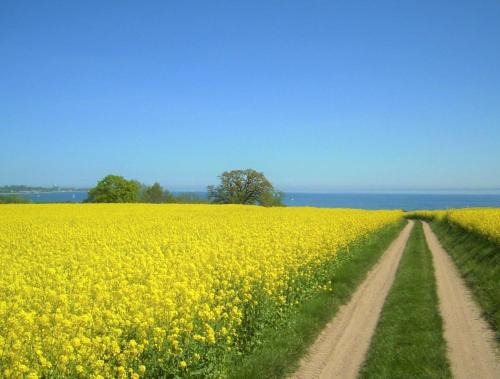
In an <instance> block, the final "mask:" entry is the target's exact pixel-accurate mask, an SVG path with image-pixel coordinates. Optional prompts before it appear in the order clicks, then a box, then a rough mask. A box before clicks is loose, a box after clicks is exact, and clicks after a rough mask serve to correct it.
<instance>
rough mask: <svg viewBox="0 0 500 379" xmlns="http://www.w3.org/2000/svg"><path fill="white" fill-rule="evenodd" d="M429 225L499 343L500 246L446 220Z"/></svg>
mask: <svg viewBox="0 0 500 379" xmlns="http://www.w3.org/2000/svg"><path fill="white" fill-rule="evenodd" d="M431 227H432V230H434V232H435V233H436V235H437V236H438V238H439V241H440V242H441V244H442V245H443V247H444V249H445V250H446V251H447V252H448V254H450V256H451V257H452V259H453V261H454V262H455V265H456V266H457V268H458V270H459V271H460V273H461V275H462V277H463V278H464V280H465V282H466V284H467V285H468V287H469V288H470V289H471V290H472V293H473V294H474V297H475V299H476V301H477V302H478V303H479V305H480V306H481V308H482V310H483V316H484V317H485V319H486V320H487V321H488V322H489V324H490V325H491V328H492V329H493V330H494V331H495V333H496V338H497V342H498V343H500V330H499V328H500V245H498V244H495V243H494V242H492V241H489V240H488V239H486V238H485V237H483V236H481V235H477V234H475V233H473V232H468V231H465V230H464V229H462V228H460V227H459V226H456V225H454V224H450V223H448V222H439V221H434V222H432V223H431Z"/></svg>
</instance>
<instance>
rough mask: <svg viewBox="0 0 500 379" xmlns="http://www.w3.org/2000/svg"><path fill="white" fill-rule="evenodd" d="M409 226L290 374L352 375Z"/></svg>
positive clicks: (344, 378)
mask: <svg viewBox="0 0 500 379" xmlns="http://www.w3.org/2000/svg"><path fill="white" fill-rule="evenodd" d="M412 227H413V221H410V222H409V224H408V225H407V226H406V227H405V228H404V229H403V231H402V232H401V234H400V235H399V236H398V237H397V238H396V239H395V240H394V241H393V242H392V243H391V245H390V246H389V248H388V249H387V251H386V252H385V253H384V254H383V256H382V258H381V259H380V261H379V262H378V263H377V264H376V265H375V267H374V268H373V269H372V270H371V271H370V272H369V274H368V275H367V277H366V279H365V280H364V281H363V283H362V284H361V285H360V286H359V287H358V289H357V290H356V292H355V293H354V295H353V296H352V298H351V300H350V301H349V303H348V304H346V305H344V306H342V307H341V308H340V310H339V312H338V314H337V315H336V317H335V318H334V319H333V320H332V321H330V323H329V324H328V325H327V326H326V328H325V329H324V330H323V332H322V333H321V334H320V336H319V337H318V338H317V340H316V342H315V343H314V344H313V345H312V347H311V348H310V350H309V353H308V354H307V356H306V357H305V358H304V359H303V360H302V361H301V363H300V367H299V370H298V371H297V372H296V373H295V374H294V375H293V376H292V378H329V379H331V378H342V379H350V378H356V376H357V374H358V371H359V368H360V367H361V365H362V364H363V361H364V358H365V354H366V352H367V350H368V348H369V346H370V340H371V338H372V336H373V333H374V331H375V328H376V326H377V322H378V318H379V315H380V311H381V310H382V306H383V305H384V301H385V298H386V297H387V294H388V292H389V289H390V288H391V286H392V282H393V281H394V277H395V274H396V271H397V268H398V265H399V261H400V259H401V256H402V254H403V251H404V248H405V245H406V241H407V240H408V237H409V235H410V231H411V228H412Z"/></svg>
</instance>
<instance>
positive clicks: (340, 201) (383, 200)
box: [22, 192, 500, 210]
mask: <svg viewBox="0 0 500 379" xmlns="http://www.w3.org/2000/svg"><path fill="white" fill-rule="evenodd" d="M175 193H176V192H174V194H175ZM193 193H195V194H197V195H198V196H200V197H205V198H206V193H204V192H193ZM22 196H24V197H26V198H28V199H30V200H31V201H33V202H34V203H67V202H69V203H80V202H82V201H83V200H85V199H86V198H87V192H49V193H30V194H22ZM284 203H285V204H286V205H287V206H291V207H304V206H307V207H319V208H359V209H404V210H415V209H449V208H469V207H500V194H442V193H439V194H424V193H286V194H285V198H284Z"/></svg>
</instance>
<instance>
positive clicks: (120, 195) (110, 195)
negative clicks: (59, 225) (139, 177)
mask: <svg viewBox="0 0 500 379" xmlns="http://www.w3.org/2000/svg"><path fill="white" fill-rule="evenodd" d="M140 189H141V186H140V184H139V182H137V181H135V180H127V179H125V178H124V177H123V176H117V175H108V176H106V177H105V178H104V179H102V180H100V181H99V182H97V185H96V186H95V187H94V188H92V189H91V190H90V191H89V195H88V198H87V200H85V201H86V202H87V203H135V202H137V201H139V193H140Z"/></svg>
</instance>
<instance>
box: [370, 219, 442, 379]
mask: <svg viewBox="0 0 500 379" xmlns="http://www.w3.org/2000/svg"><path fill="white" fill-rule="evenodd" d="M360 377H361V378H451V372H450V367H449V363H448V360H447V358H446V342H445V340H444V337H443V326H442V319H441V316H440V314H439V309H438V297H437V293H436V281H435V278H434V267H433V263H432V255H431V252H430V251H429V248H428V247H427V244H426V242H425V237H424V233H423V229H422V223H420V222H417V223H416V225H415V227H414V229H413V231H412V233H411V236H410V239H409V240H408V244H407V246H406V249H405V252H404V255H403V257H402V258H401V262H400V265H399V268H398V272H397V274H396V278H395V280H394V284H393V286H392V288H391V290H390V292H389V295H388V297H387V299H386V302H385V304H384V307H383V309H382V314H381V316H380V320H379V323H378V326H377V329H376V331H375V335H374V337H373V340H372V343H371V346H370V350H369V352H368V356H367V359H366V361H365V363H364V366H363V368H362V370H361V373H360Z"/></svg>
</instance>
